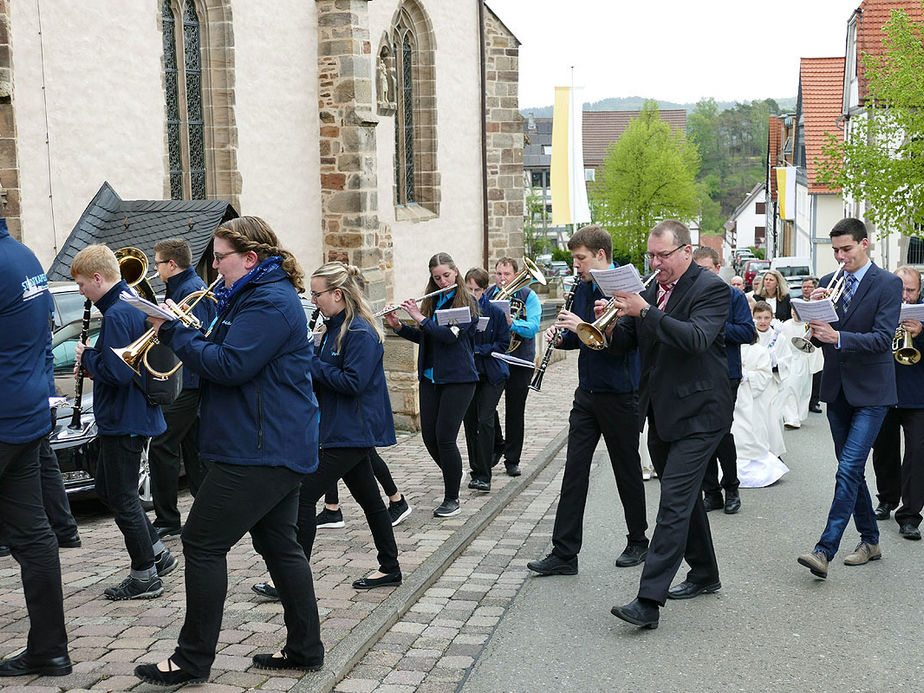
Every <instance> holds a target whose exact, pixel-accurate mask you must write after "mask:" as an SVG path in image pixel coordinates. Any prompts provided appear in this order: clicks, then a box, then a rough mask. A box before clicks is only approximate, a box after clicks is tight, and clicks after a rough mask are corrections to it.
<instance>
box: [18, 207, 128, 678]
mask: <svg viewBox="0 0 924 693" xmlns="http://www.w3.org/2000/svg"><path fill="white" fill-rule="evenodd" d="M50 300H51V298H50V296H49V293H48V279H47V277H46V276H45V272H44V270H42V266H41V265H40V264H39V261H38V260H37V259H36V257H35V255H34V254H33V253H32V251H31V250H29V249H28V248H27V247H26V246H24V245H23V244H22V243H20V242H19V241H17V240H15V239H14V238H12V237H11V236H10V233H9V231H8V230H7V226H6V219H0V332H2V333H3V335H4V337H3V339H2V340H0V356H2V358H3V363H4V364H5V369H4V375H3V378H2V379H0V522H2V523H3V524H4V539H5V540H6V542H7V543H8V544H9V547H10V551H11V553H12V555H13V558H14V559H16V562H17V563H19V565H20V568H21V571H22V588H23V596H24V597H25V602H26V610H27V611H28V613H29V637H28V640H27V643H26V648H25V650H23V651H22V652H21V653H19V654H17V655H15V656H13V657H10V658H9V659H5V660H3V661H2V662H0V676H4V677H6V676H25V675H30V674H40V675H44V676H65V675H67V674H70V673H71V671H72V666H71V660H70V657H69V656H68V653H67V631H66V630H65V627H64V596H63V592H62V589H61V563H60V560H59V558H58V543H57V542H56V541H55V535H54V532H52V530H51V525H50V524H49V523H48V517H47V516H46V515H45V508H44V505H43V504H42V485H41V480H40V476H39V447H40V445H41V444H42V441H43V440H45V438H46V436H47V435H48V432H49V430H50V429H51V416H50V412H49V408H48V397H49V394H50V393H49V380H50V378H51V377H52V376H51V363H50V362H49V361H48V359H47V356H48V353H49V352H50V351H51V331H50V330H49V323H48V315H49V311H48V307H49V303H50ZM136 471H137V470H136ZM136 491H137V489H136Z"/></svg>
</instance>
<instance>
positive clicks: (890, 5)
mask: <svg viewBox="0 0 924 693" xmlns="http://www.w3.org/2000/svg"><path fill="white" fill-rule="evenodd" d="M857 9H858V10H859V12H860V16H859V17H858V19H857V72H858V82H859V94H860V100H861V102H862V101H864V100H865V99H866V97H867V83H866V77H865V76H864V74H863V64H862V58H861V56H862V55H863V54H864V53H865V54H867V55H870V56H873V57H880V56H882V55H883V54H884V53H885V49H884V48H883V46H882V39H883V38H885V32H883V30H882V27H883V26H885V25H886V23H887V22H888V21H889V20H890V19H891V18H892V10H905V13H906V14H907V15H908V18H909V19H911V20H912V21H915V22H924V7H922V6H921V3H920V1H919V0H863V1H862V2H861V3H860V7H859V8H857Z"/></svg>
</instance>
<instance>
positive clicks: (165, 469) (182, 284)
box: [150, 238, 215, 537]
mask: <svg viewBox="0 0 924 693" xmlns="http://www.w3.org/2000/svg"><path fill="white" fill-rule="evenodd" d="M191 265H192V250H191V249H190V247H189V242H188V241H187V240H186V239H185V238H166V239H164V240H162V241H158V242H157V243H155V244H154V267H155V269H156V270H157V274H158V275H159V276H160V278H161V280H162V281H163V282H164V284H166V285H167V293H166V298H167V299H169V300H172V301H175V302H176V303H179V302H180V301H182V300H183V299H184V298H186V297H187V296H189V295H190V294H192V293H193V292H195V291H201V290H203V289H205V288H206V286H205V282H204V281H202V278H201V277H200V276H199V275H198V274H196V270H195V268H194V267H191ZM192 312H193V315H194V316H196V318H197V319H198V320H199V323H200V325H201V329H202V331H203V332H204V331H205V330H207V329H208V327H209V325H211V324H212V320H214V318H215V302H214V301H212V300H209V299H205V300H202V301H199V302H198V303H197V304H196V305H195V307H194V308H193V311H192ZM161 409H162V411H163V413H164V421H166V422H167V430H166V431H164V433H162V434H161V435H159V436H157V437H156V438H154V440H152V441H151V450H150V466H151V496H152V497H153V500H154V515H155V520H154V529H156V530H157V533H158V534H159V535H160V536H161V537H166V536H170V535H173V534H179V533H180V511H179V509H178V508H177V490H178V486H179V476H180V465H181V464H182V465H183V466H184V467H185V468H186V481H187V482H188V483H189V490H190V492H191V493H192V495H193V496H195V495H196V492H197V491H198V490H199V486H201V485H202V478H203V476H204V475H205V470H204V468H203V467H202V464H201V462H200V458H199V444H198V442H197V441H198V438H199V376H198V374H196V373H195V372H194V371H193V370H191V369H189V368H184V369H183V391H182V392H180V394H179V396H178V397H177V398H176V399H175V400H174V401H173V402H171V403H170V404H165V405H163V406H162V407H161Z"/></svg>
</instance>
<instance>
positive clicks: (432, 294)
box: [374, 284, 456, 318]
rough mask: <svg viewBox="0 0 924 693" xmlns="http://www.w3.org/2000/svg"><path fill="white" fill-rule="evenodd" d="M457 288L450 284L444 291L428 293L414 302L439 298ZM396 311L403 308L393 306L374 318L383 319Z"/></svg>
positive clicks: (381, 311) (438, 290)
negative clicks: (440, 295) (434, 297)
mask: <svg viewBox="0 0 924 693" xmlns="http://www.w3.org/2000/svg"><path fill="white" fill-rule="evenodd" d="M455 288H456V285H455V284H450V285H449V286H444V287H443V288H442V289H437V290H436V291H431V292H430V293H428V294H424V295H423V296H421V297H420V298H415V299H414V302H415V303H420V302H421V301H423V300H424V299H425V298H430V297H431V296H438V295H439V294H442V293H446V292H447V291H452V290H453V289H455ZM396 310H401V306H392V307H391V308H385V309H384V310H380V311H379V312H378V313H376V314H375V316H374V317H376V318H380V317H382V316H383V315H388V314H389V313H394V312H395V311H396Z"/></svg>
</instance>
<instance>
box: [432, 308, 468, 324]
mask: <svg viewBox="0 0 924 693" xmlns="http://www.w3.org/2000/svg"><path fill="white" fill-rule="evenodd" d="M433 317H435V318H436V324H437V325H449V324H453V325H466V324H468V323H470V322H471V321H472V311H471V310H469V309H468V308H444V309H443V310H438V311H436V312H435V313H434V314H433Z"/></svg>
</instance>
